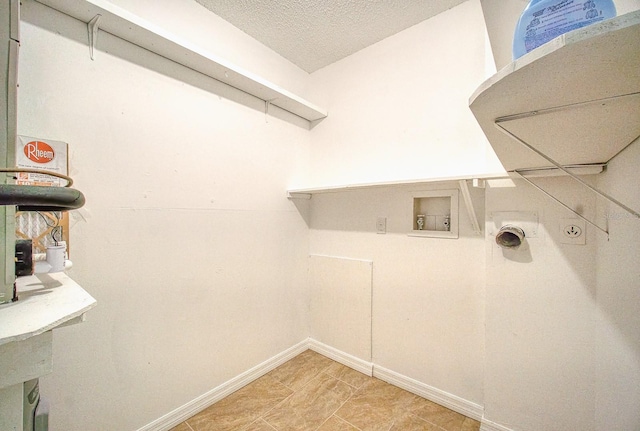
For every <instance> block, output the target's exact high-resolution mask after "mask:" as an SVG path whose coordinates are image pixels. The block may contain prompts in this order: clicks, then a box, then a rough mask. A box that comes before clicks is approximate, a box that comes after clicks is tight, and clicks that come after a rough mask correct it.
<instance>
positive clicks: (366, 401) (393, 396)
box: [336, 379, 419, 431]
mask: <svg viewBox="0 0 640 431" xmlns="http://www.w3.org/2000/svg"><path fill="white" fill-rule="evenodd" d="M416 398H419V397H417V396H416V395H413V394H411V393H409V392H407V391H405V390H403V389H400V388H397V387H395V386H392V385H390V384H388V383H385V382H383V381H381V380H378V379H371V380H370V381H369V382H367V383H365V384H364V385H363V386H362V387H361V388H360V389H358V391H357V392H356V393H355V394H354V395H353V396H352V397H351V398H350V399H349V400H348V401H347V402H346V403H345V404H344V405H343V406H342V407H341V408H340V410H338V411H337V412H336V416H338V417H339V418H341V419H343V420H345V421H347V422H349V423H350V424H353V425H355V426H356V427H358V428H360V429H361V430H363V431H382V430H384V431H387V430H388V429H389V428H390V427H391V425H392V424H393V422H394V420H395V419H396V418H397V417H400V416H401V415H402V414H403V413H405V411H406V409H407V407H408V406H409V405H410V404H411V403H412V402H413V401H414V400H415V399H416Z"/></svg>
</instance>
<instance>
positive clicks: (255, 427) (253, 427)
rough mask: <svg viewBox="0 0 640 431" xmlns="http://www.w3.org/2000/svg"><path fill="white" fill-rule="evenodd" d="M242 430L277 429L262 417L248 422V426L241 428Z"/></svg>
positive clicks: (267, 430)
mask: <svg viewBox="0 0 640 431" xmlns="http://www.w3.org/2000/svg"><path fill="white" fill-rule="evenodd" d="M242 431H277V430H276V429H275V428H273V427H272V426H271V425H269V424H268V423H266V422H265V421H264V419H258V420H257V421H255V422H253V423H252V424H250V425H249V426H248V427H246V428H243V429H242Z"/></svg>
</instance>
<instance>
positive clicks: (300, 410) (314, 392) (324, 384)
mask: <svg viewBox="0 0 640 431" xmlns="http://www.w3.org/2000/svg"><path fill="white" fill-rule="evenodd" d="M353 391H354V389H353V388H352V387H351V386H349V385H347V384H346V383H344V382H342V381H340V380H338V379H336V378H334V377H331V376H329V375H327V374H324V373H322V374H320V375H318V376H317V377H316V378H315V379H313V380H312V381H311V382H309V384H307V385H306V386H304V387H303V388H302V389H300V390H299V391H297V392H295V393H294V394H293V395H291V396H290V397H289V398H287V399H286V400H284V401H283V402H282V403H280V404H278V405H277V406H276V407H275V408H274V409H273V410H271V411H269V412H268V413H267V414H266V415H265V416H264V420H265V421H266V422H267V423H269V424H270V425H271V426H273V427H274V428H275V429H277V430H278V431H315V430H317V429H318V427H319V426H320V425H322V424H323V423H324V422H325V421H326V420H327V419H328V418H329V417H331V415H333V413H334V412H335V411H336V410H338V408H340V406H341V405H342V404H343V403H344V402H345V401H346V400H347V399H349V397H350V396H351V394H352V393H353Z"/></svg>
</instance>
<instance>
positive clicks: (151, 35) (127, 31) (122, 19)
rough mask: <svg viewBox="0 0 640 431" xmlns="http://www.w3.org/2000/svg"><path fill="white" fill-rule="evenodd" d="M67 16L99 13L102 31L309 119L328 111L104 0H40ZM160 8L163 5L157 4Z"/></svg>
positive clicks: (85, 19)
mask: <svg viewBox="0 0 640 431" xmlns="http://www.w3.org/2000/svg"><path fill="white" fill-rule="evenodd" d="M37 1H38V2H39V3H42V4H45V5H47V6H49V7H51V8H53V9H56V10H58V11H60V12H62V13H64V14H66V15H69V16H71V17H73V18H76V19H78V20H80V21H82V22H85V23H89V22H90V21H91V20H92V19H93V18H95V17H96V15H101V18H100V20H99V22H98V26H99V28H100V30H102V31H105V32H107V33H110V34H112V35H114V36H117V37H119V38H121V39H124V40H126V41H128V42H131V43H133V44H135V45H137V46H140V47H142V48H144V49H147V50H149V51H151V52H154V53H156V54H158V55H160V56H162V57H165V58H167V59H169V60H172V61H174V62H176V63H178V64H181V65H183V66H186V67H188V68H190V69H193V70H196V71H198V72H200V73H202V74H204V75H207V76H209V77H211V78H213V79H215V80H217V81H220V82H223V83H225V84H227V85H230V86H231V87H234V88H237V89H238V90H241V91H244V92H245V93H248V94H251V95H253V96H255V97H257V98H259V99H262V100H264V101H269V103H270V104H272V105H275V106H277V107H279V108H282V109H284V110H285V111H288V112H291V113H292V114H295V115H297V116H299V117H302V118H304V119H306V120H308V121H316V120H320V119H322V118H325V117H326V116H327V112H326V111H325V110H324V109H322V108H319V107H318V106H315V105H313V104H312V103H310V102H308V101H306V100H304V99H302V98H301V97H298V96H297V95H295V94H293V93H290V92H288V91H287V90H284V89H282V88H280V87H278V86H276V85H275V84H273V83H271V82H269V81H267V80H265V79H263V78H262V77H260V76H258V75H255V74H253V73H251V72H249V71H246V70H243V69H242V68H240V67H238V66H236V65H234V64H232V63H230V62H228V61H227V60H225V59H223V58H220V57H217V56H215V55H213V54H211V53H209V52H206V51H205V50H203V49H202V48H200V47H198V46H196V45H194V44H192V43H190V42H188V41H185V40H183V39H181V38H179V37H177V36H175V35H173V34H171V33H169V32H167V31H166V30H164V29H163V28H160V27H158V26H156V25H154V24H152V23H150V22H148V21H146V20H144V19H142V18H140V17H139V16H137V15H134V14H132V13H130V12H128V11H126V10H124V9H122V8H120V7H118V6H115V5H113V4H112V3H110V2H108V1H105V0H37ZM158 7H160V6H158Z"/></svg>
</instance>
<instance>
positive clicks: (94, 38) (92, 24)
mask: <svg viewBox="0 0 640 431" xmlns="http://www.w3.org/2000/svg"><path fill="white" fill-rule="evenodd" d="M100 18H102V15H100V14H98V15H96V16H94V17H93V19H92V20H91V21H89V22H88V23H87V30H88V32H89V55H90V56H91V60H94V59H95V53H94V51H95V47H96V43H98V30H99V29H100V27H99V25H98V22H99V21H100Z"/></svg>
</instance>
